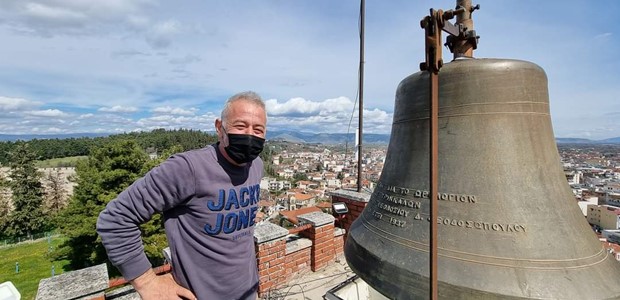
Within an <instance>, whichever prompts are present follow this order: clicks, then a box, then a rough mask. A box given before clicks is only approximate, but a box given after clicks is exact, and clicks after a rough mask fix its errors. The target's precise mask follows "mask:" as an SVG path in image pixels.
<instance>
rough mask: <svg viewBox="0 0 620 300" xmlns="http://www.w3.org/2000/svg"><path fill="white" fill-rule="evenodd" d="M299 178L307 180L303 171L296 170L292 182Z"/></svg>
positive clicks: (299, 179)
mask: <svg viewBox="0 0 620 300" xmlns="http://www.w3.org/2000/svg"><path fill="white" fill-rule="evenodd" d="M301 180H308V175H307V174H306V173H303V172H297V173H295V174H294V175H293V182H295V183H296V182H298V181H301Z"/></svg>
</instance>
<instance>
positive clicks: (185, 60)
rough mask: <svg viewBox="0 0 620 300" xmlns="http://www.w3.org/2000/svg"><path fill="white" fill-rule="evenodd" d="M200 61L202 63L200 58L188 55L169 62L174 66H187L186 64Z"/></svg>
mask: <svg viewBox="0 0 620 300" xmlns="http://www.w3.org/2000/svg"><path fill="white" fill-rule="evenodd" d="M199 61H201V59H200V57H199V56H197V55H191V54H188V55H186V56H184V57H178V58H173V59H170V60H169V62H170V63H171V64H173V65H186V64H191V63H195V62H199Z"/></svg>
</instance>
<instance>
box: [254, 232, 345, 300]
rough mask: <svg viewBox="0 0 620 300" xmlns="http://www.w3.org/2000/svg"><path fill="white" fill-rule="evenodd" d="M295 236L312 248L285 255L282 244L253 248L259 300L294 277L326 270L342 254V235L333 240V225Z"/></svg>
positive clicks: (261, 245) (282, 242) (284, 247)
mask: <svg viewBox="0 0 620 300" xmlns="http://www.w3.org/2000/svg"><path fill="white" fill-rule="evenodd" d="M299 234H300V235H301V236H303V237H306V238H308V239H310V240H311V241H312V246H311V247H308V248H304V249H301V250H297V251H295V252H291V253H289V254H286V241H285V240H279V241H275V242H267V243H263V244H260V245H257V247H256V257H257V258H256V259H257V264H258V275H259V286H258V292H259V296H261V297H262V296H265V295H268V294H269V291H270V290H271V289H276V288H278V287H280V286H282V285H284V284H286V283H287V281H288V280H289V279H290V278H292V277H293V275H295V274H296V273H301V272H306V271H308V270H309V269H310V270H312V271H316V270H318V269H320V268H322V267H325V266H327V265H328V264H329V263H330V262H331V261H333V260H334V259H335V258H336V257H337V256H339V255H341V254H342V251H343V247H344V235H340V236H334V224H327V225H324V226H321V227H318V228H316V227H312V228H309V229H306V230H304V231H301V232H300V233H299Z"/></svg>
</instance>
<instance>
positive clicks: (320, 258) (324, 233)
mask: <svg viewBox="0 0 620 300" xmlns="http://www.w3.org/2000/svg"><path fill="white" fill-rule="evenodd" d="M300 235H301V236H303V237H306V238H308V239H310V240H311V241H312V247H310V249H311V254H310V269H311V270H312V271H316V270H318V269H320V268H322V267H324V266H326V265H327V263H328V262H330V261H331V260H333V259H334V257H335V256H336V253H335V248H334V224H333V223H331V224H327V225H323V226H321V227H312V228H310V229H307V230H304V231H302V232H300Z"/></svg>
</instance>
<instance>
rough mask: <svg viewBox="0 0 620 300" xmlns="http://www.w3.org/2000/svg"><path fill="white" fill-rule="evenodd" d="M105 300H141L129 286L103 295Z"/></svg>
mask: <svg viewBox="0 0 620 300" xmlns="http://www.w3.org/2000/svg"><path fill="white" fill-rule="evenodd" d="M105 299H106V300H141V299H142V298H140V295H139V294H138V293H137V292H136V290H134V289H133V287H132V286H131V285H127V286H124V287H122V288H119V289H116V290H113V291H111V292H108V293H106V294H105Z"/></svg>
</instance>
